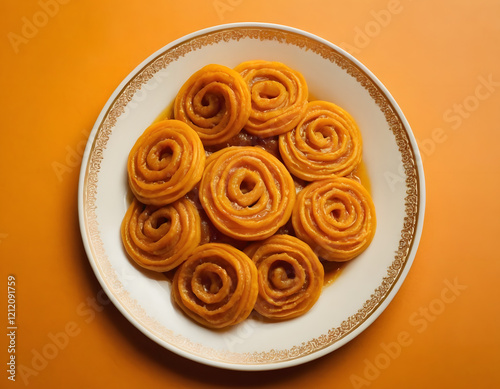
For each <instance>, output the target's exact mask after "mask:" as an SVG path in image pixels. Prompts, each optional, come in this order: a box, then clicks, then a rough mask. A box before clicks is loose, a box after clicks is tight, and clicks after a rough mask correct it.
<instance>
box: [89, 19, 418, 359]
mask: <svg viewBox="0 0 500 389" xmlns="http://www.w3.org/2000/svg"><path fill="white" fill-rule="evenodd" d="M244 38H249V39H259V40H261V41H267V40H271V41H278V42H280V43H285V44H290V45H294V46H297V47H299V48H301V49H303V50H311V51H312V52H314V53H316V54H318V55H320V56H321V57H323V58H325V59H327V60H329V61H330V62H332V63H334V64H335V65H337V66H339V67H340V68H342V69H343V70H345V71H346V72H347V73H348V74H349V75H350V76H351V77H353V78H355V79H356V81H357V82H358V83H359V84H360V85H361V86H363V87H364V88H365V89H366V90H367V91H368V92H369V94H370V96H371V97H372V98H373V100H374V101H375V103H376V104H377V105H378V106H379V107H380V110H381V112H383V114H384V116H385V118H386V121H387V123H388V125H389V128H390V130H391V131H392V133H393V134H394V137H395V141H396V144H397V146H398V148H399V151H400V153H401V158H402V164H403V167H404V171H405V174H406V197H405V214H406V216H405V218H404V223H403V227H402V230H401V238H400V241H399V247H398V248H397V250H396V253H395V257H394V260H393V262H392V263H391V265H390V266H389V267H388V269H387V273H386V276H385V277H384V278H383V280H382V283H381V284H380V285H379V286H378V287H377V288H376V289H375V290H374V292H373V294H372V295H371V296H370V298H369V299H368V300H366V301H365V303H364V304H363V306H362V307H361V308H360V309H359V310H358V311H357V312H356V314H354V315H352V316H350V317H348V318H347V319H346V320H344V321H343V322H342V323H341V325H340V326H339V327H336V328H332V329H330V330H329V331H328V332H327V333H326V334H323V335H320V336H319V337H317V338H314V339H311V340H309V341H308V342H304V343H302V344H300V345H296V346H293V347H292V348H290V349H283V350H274V349H273V350H269V351H265V352H254V353H234V352H229V351H225V352H222V351H217V350H213V349H211V348H207V347H206V346H203V345H201V344H197V343H193V342H191V341H190V340H189V339H186V338H184V337H182V336H179V335H175V334H174V333H173V331H171V330H168V329H167V328H165V327H164V326H162V325H161V324H160V323H158V322H157V321H156V320H154V319H152V318H150V317H148V316H147V314H146V312H145V311H144V309H143V308H142V307H141V306H140V305H139V304H138V303H137V301H135V300H134V299H132V298H131V297H130V295H129V294H128V292H127V291H126V290H125V289H124V288H123V285H122V284H121V282H120V280H119V278H118V277H117V274H116V272H115V271H114V270H113V268H112V266H111V264H110V262H109V260H108V257H107V254H106V252H105V249H104V245H103V242H102V240H101V236H100V232H99V225H98V222H97V214H96V210H97V206H96V200H97V190H98V173H99V171H100V165H101V161H102V158H103V151H104V149H105V148H106V144H107V142H108V140H109V137H110V135H111V133H112V131H113V127H114V126H115V124H116V120H117V119H118V118H119V117H120V115H122V114H123V113H124V111H125V108H126V106H127V104H128V103H129V102H130V101H131V100H132V98H133V97H134V94H135V93H136V92H137V91H138V90H139V89H141V87H142V85H143V84H145V83H147V82H148V81H149V80H150V79H151V78H152V77H153V76H154V75H155V74H156V73H157V72H158V71H160V70H162V69H164V68H166V67H167V66H168V64H169V63H171V62H173V61H175V60H177V59H178V58H180V57H182V56H184V55H185V54H187V53H189V52H191V51H194V50H197V49H200V48H202V47H204V46H207V45H212V44H216V43H218V42H221V41H224V42H229V41H231V40H236V41H239V40H240V39H244ZM419 195H420V187H419V177H418V171H417V167H416V162H415V154H414V151H413V149H412V145H411V143H410V140H409V138H408V134H407V132H406V130H405V128H404V126H403V124H402V121H401V118H400V117H399V115H398V113H397V112H396V110H395V108H394V107H393V105H392V104H391V103H390V101H389V100H388V99H387V97H386V96H385V95H384V94H383V92H382V91H381V90H380V88H379V87H378V86H377V85H376V84H375V83H374V82H373V80H372V79H371V78H370V77H369V76H368V75H367V74H366V73H364V72H363V70H362V69H360V68H359V67H358V66H357V65H356V64H355V63H353V62H352V61H351V60H349V59H348V58H346V57H345V56H344V55H342V54H341V53H339V52H338V51H336V50H334V49H333V48H331V47H329V46H327V45H325V44H323V43H321V42H319V41H316V40H314V39H311V38H308V37H305V36H303V35H300V34H297V33H294V32H289V31H284V30H280V29H276V28H265V27H232V28H228V29H223V30H218V31H214V32H209V33H206V34H204V35H199V36H196V37H194V38H192V39H190V40H188V41H184V42H182V43H180V44H178V45H176V46H174V47H171V48H170V49H168V50H167V51H166V52H164V53H162V54H160V55H159V56H157V57H156V58H155V59H154V60H152V61H151V62H149V63H148V64H147V65H145V66H144V67H143V68H142V69H141V70H140V71H139V72H138V73H137V74H136V75H135V76H134V77H133V78H132V79H131V80H130V81H129V82H128V83H127V84H126V86H125V87H124V88H123V89H122V90H121V92H120V93H119V94H118V96H117V97H116V99H115V100H114V102H113V104H112V105H111V106H110V107H109V109H108V111H107V112H106V114H105V115H104V118H103V120H102V122H101V124H100V126H99V128H98V131H97V133H96V137H95V140H94V143H93V145H92V149H91V152H90V156H89V163H88V165H87V170H86V176H85V185H84V216H85V226H86V233H87V236H88V239H89V246H90V248H91V251H92V256H93V259H94V261H95V264H96V265H97V266H98V268H99V271H100V272H101V274H102V275H103V279H104V280H105V282H106V284H107V286H108V287H109V289H110V291H111V292H112V293H113V294H114V296H115V297H116V298H117V300H118V301H120V303H121V304H122V307H123V308H124V309H126V310H127V311H128V312H129V314H130V315H131V316H132V317H134V318H135V319H136V320H137V321H138V322H139V323H141V325H143V326H144V327H145V328H147V329H148V330H150V331H151V332H152V333H154V334H155V335H156V336H158V338H160V339H161V340H163V341H165V342H167V343H169V344H171V345H172V346H175V347H177V348H179V349H181V350H183V351H185V352H188V353H193V354H195V355H198V356H202V357H204V358H207V357H209V358H211V359H212V360H214V361H221V362H227V363H233V364H269V363H273V362H274V363H276V362H284V361H287V360H291V359H295V358H300V357H303V356H307V355H310V354H311V353H314V352H317V351H319V350H321V349H324V348H326V347H329V346H331V345H333V344H334V343H336V342H338V341H339V340H341V339H342V338H344V337H345V336H347V335H348V334H349V333H351V332H352V331H354V330H355V329H356V328H357V327H359V326H360V325H361V324H363V323H364V322H365V320H366V319H367V318H368V317H369V316H370V315H371V314H372V313H373V312H374V311H375V310H376V309H377V307H379V306H380V305H381V304H382V303H383V301H384V300H385V298H386V297H387V296H388V295H389V293H390V291H391V290H392V288H393V287H394V285H395V284H396V281H397V280H398V279H399V277H400V275H401V273H402V271H403V269H404V267H405V264H406V261H407V258H408V255H409V253H410V251H411V248H412V246H413V242H414V237H415V227H416V224H417V221H418V219H419V202H420V200H419Z"/></svg>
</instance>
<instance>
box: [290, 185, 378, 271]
mask: <svg viewBox="0 0 500 389" xmlns="http://www.w3.org/2000/svg"><path fill="white" fill-rule="evenodd" d="M292 223H293V227H294V230H295V233H296V234H297V237H298V238H300V239H302V240H303V241H304V242H306V243H308V244H309V246H311V248H312V249H313V250H314V251H315V252H316V253H317V254H318V256H319V257H320V258H323V259H325V260H328V261H336V262H343V261H348V260H350V259H352V258H354V257H356V256H358V255H359V254H361V253H362V252H363V251H364V250H365V249H366V248H367V247H368V246H369V244H370V243H371V241H372V239H373V236H374V234H375V229H376V217H375V208H374V204H373V201H372V198H371V196H370V194H369V193H368V191H367V190H366V189H365V188H364V187H363V186H362V185H361V184H360V183H359V182H357V181H355V180H354V179H351V178H346V177H338V178H331V179H327V180H321V181H315V182H313V183H311V184H309V185H308V186H306V187H305V188H304V189H302V190H301V191H300V192H299V194H298V195H297V201H296V205H295V208H294V211H293V215H292Z"/></svg>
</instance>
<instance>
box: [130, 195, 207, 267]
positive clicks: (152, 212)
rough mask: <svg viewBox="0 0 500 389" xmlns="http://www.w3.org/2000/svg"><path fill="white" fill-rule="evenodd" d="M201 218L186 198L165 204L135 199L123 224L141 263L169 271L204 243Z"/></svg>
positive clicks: (133, 250)
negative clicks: (159, 205) (143, 202)
mask: <svg viewBox="0 0 500 389" xmlns="http://www.w3.org/2000/svg"><path fill="white" fill-rule="evenodd" d="M200 236H201V222H200V216H199V214H198V209H197V208H196V206H195V205H194V204H193V203H192V202H191V201H189V200H187V199H186V198H182V199H179V200H177V201H175V202H173V203H171V204H168V205H164V206H162V207H156V206H154V205H144V204H141V203H140V202H139V201H138V200H137V199H134V200H133V202H132V204H131V205H130V206H129V208H128V210H127V213H126V214H125V217H124V219H123V222H122V226H121V237H122V242H123V245H124V247H125V250H126V251H127V253H128V254H129V256H130V257H131V258H132V259H133V260H134V261H135V262H136V263H137V264H138V265H139V266H141V267H143V268H146V269H149V270H154V271H157V272H165V271H168V270H171V269H174V268H175V267H177V266H179V265H180V264H181V263H182V262H183V261H184V260H186V258H187V257H188V256H189V255H190V254H191V253H192V252H193V251H194V249H195V248H196V247H197V246H198V244H199V243H200Z"/></svg>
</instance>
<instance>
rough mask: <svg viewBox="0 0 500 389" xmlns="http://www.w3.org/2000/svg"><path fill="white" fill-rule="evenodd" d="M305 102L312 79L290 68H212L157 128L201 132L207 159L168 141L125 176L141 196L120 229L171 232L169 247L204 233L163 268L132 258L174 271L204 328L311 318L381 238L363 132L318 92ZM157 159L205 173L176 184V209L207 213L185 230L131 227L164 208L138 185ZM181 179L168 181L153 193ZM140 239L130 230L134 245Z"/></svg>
mask: <svg viewBox="0 0 500 389" xmlns="http://www.w3.org/2000/svg"><path fill="white" fill-rule="evenodd" d="M308 96H309V95H308V88H307V83H306V81H305V79H304V77H303V76H302V75H301V74H300V73H299V72H297V71H295V70H293V69H290V68H289V67H287V66H286V65H285V64H282V63H278V62H271V61H247V62H244V63H242V64H240V65H239V66H237V67H236V68H235V69H234V70H232V69H229V68H227V67H225V66H222V65H214V64H212V65H207V66H205V67H203V68H202V69H200V70H199V71H197V72H196V73H194V74H193V75H192V76H191V77H190V78H189V79H188V80H187V81H186V82H185V83H184V84H183V86H182V88H181V89H180V90H179V91H178V93H177V95H176V98H175V101H174V103H173V104H171V105H169V106H168V107H166V109H165V110H164V111H163V112H162V113H161V114H160V116H159V117H158V118H157V120H156V121H155V122H154V124H153V125H152V126H151V127H153V128H154V126H164V125H165V123H176V125H177V124H178V123H180V124H183V125H184V127H182V128H180V129H179V132H181V133H182V132H183V131H184V129H185V128H188V129H189V130H190V131H191V133H190V134H191V135H192V134H194V136H195V138H196V141H192V142H191V143H193V144H197V145H198V146H197V150H198V154H200V155H201V154H203V157H199V156H196V157H194V156H191V155H190V154H189V153H185V154H183V157H182V158H180V157H179V158H177V157H178V156H179V155H180V154H179V153H177V154H176V149H175V148H174V147H173V146H164V143H161V141H163V140H162V139H161V140H160V145H159V146H144V147H146V149H147V150H148V151H147V152H146V153H144V152H143V154H146V155H147V156H148V158H149V159H147V158H146V159H145V162H144V163H136V164H133V165H131V167H129V168H128V170H129V171H128V172H129V176H132V177H131V179H130V186H131V189H132V192H133V193H134V195H135V196H134V201H133V204H132V206H131V207H130V209H129V211H128V212H127V215H126V218H125V219H124V222H123V226H127V228H126V229H125V227H122V228H123V231H129V230H130V231H132V230H133V231H139V233H137V232H136V234H137V235H138V236H139V235H141V234H142V235H147V234H146V233H142V231H141V230H140V229H138V228H137V226H140V225H141V226H144V225H147V227H148V231H149V233H151V232H152V235H151V236H154V237H156V236H157V235H158V234H159V233H160V231H164V232H167V231H168V236H169V238H168V239H166V238H165V240H167V241H171V242H175V241H179V242H180V241H182V242H186V236H189V234H188V233H186V231H187V230H189V232H190V233H192V231H191V230H192V229H193V230H196V231H200V232H199V234H198V232H197V233H196V234H197V237H196V238H189V241H190V242H191V245H189V244H187V245H186V246H185V247H186V249H185V250H184V251H183V250H182V249H180V248H179V249H177V248H174V249H173V251H174V252H178V251H179V252H180V253H182V254H179V256H178V258H177V259H176V260H175V263H174V261H171V262H169V264H168V266H165V267H163V268H162V267H161V266H151V265H150V264H148V263H146V266H145V263H144V262H146V261H142V262H143V263H142V264H141V261H138V260H136V259H137V258H134V256H137V255H136V253H135V252H134V251H133V250H130V248H129V249H128V250H129V251H130V252H129V255H130V256H131V257H132V258H133V259H134V261H136V263H138V264H140V265H141V266H143V267H146V268H148V269H151V270H156V271H165V270H168V276H167V278H168V279H169V280H170V281H171V282H172V294H173V300H174V301H175V303H176V305H178V306H179V307H180V308H181V310H182V311H183V312H184V313H185V314H186V315H187V316H189V317H190V318H191V319H193V320H194V321H196V322H197V323H199V324H201V325H203V326H206V327H209V328H223V327H227V326H231V325H234V324H237V323H240V322H241V321H243V320H245V319H246V318H247V317H248V316H249V314H250V312H251V311H252V310H255V311H256V312H258V313H259V314H260V315H261V316H264V317H266V318H268V319H269V320H275V321H282V320H286V319H292V318H295V317H297V316H300V315H303V314H305V313H306V312H307V311H309V310H310V309H311V308H312V306H313V305H314V304H315V303H316V301H317V300H318V298H319V297H320V294H321V291H322V288H323V287H324V286H326V285H328V284H330V283H332V282H333V281H334V280H335V279H336V277H338V276H339V274H340V273H341V271H342V269H343V267H344V266H345V263H346V262H347V261H349V260H351V259H353V258H355V257H356V256H358V255H359V254H360V253H361V252H363V251H364V250H365V249H366V248H367V247H368V246H369V244H370V242H371V240H372V239H373V235H374V233H375V227H376V218H375V209H374V206H373V201H372V200H371V197H370V194H369V192H368V191H367V190H366V189H365V188H364V187H363V185H366V184H368V183H369V180H368V177H367V174H366V169H365V166H364V165H363V163H362V162H361V154H362V139H361V133H360V131H359V129H358V127H357V125H356V122H355V120H354V119H353V118H352V117H351V116H350V114H349V113H348V112H346V111H345V110H344V109H343V108H341V107H339V106H337V105H335V104H333V103H332V102H328V101H320V100H316V99H314V100H313V99H312V98H311V97H310V96H309V100H313V101H311V102H308ZM174 118H175V120H174ZM177 119H179V120H177ZM146 132H148V131H146ZM191 135H190V136H191ZM142 137H145V135H143V136H142ZM138 143H140V142H139V141H138ZM181 143H182V142H181ZM188 143H189V142H188ZM134 147H137V145H136V146H134ZM148 147H149V149H148ZM188 148H189V147H188ZM180 149H182V148H180ZM193 155H194V154H193ZM131 158H132V157H131ZM149 160H151V161H152V162H154V163H152V165H153V166H160V167H161V168H163V167H165V166H169V169H170V170H169V171H171V172H172V171H175V169H173V167H177V166H181V165H182V166H184V165H187V166H192V165H196V166H197V168H196V169H194V170H193V171H195V173H186V174H185V175H189V174H191V175H192V176H193V177H194V178H193V179H190V180H187V181H186V182H187V184H186V185H185V186H182V188H183V189H182V190H181V189H180V188H177V195H179V193H181V191H183V194H182V195H180V197H179V200H176V201H177V202H179V203H180V202H181V201H182V200H185V201H187V202H189V204H191V206H193V207H194V209H195V210H196V211H198V213H197V214H198V216H199V217H198V218H197V220H196V221H195V222H194V224H193V225H192V226H187V224H186V225H185V226H183V227H179V226H180V225H181V224H179V223H176V224H175V223H174V221H175V220H174V218H171V219H169V218H168V217H167V218H165V217H163V216H159V217H158V216H157V217H156V219H153V221H151V222H147V223H149V224H147V223H143V222H141V221H135V222H129V221H128V220H127V218H129V216H128V214H129V213H138V214H140V212H139V211H137V210H142V211H143V212H145V213H148V212H149V213H154V212H157V211H156V209H157V208H154V206H145V205H141V201H142V200H143V199H144V198H145V196H143V195H142V194H141V193H140V192H139V191H137V190H134V189H135V188H134V187H133V185H134V184H135V181H136V179H137V178H139V180H138V181H141V180H142V178H141V177H135V176H136V175H139V173H141V170H140V169H139V168H143V167H144V166H147V163H148V162H150V161H149ZM172 163H173V164H172ZM129 165H130V162H129ZM134 167H138V168H137V169H135V170H134ZM172 169H173V170H172ZM153 170H154V169H153ZM159 170H161V169H159ZM183 171H184V172H188V170H185V169H184V170H183ZM200 171H201V173H200ZM155 175H156V173H154V174H153V176H155ZM179 176H180V177H181V178H183V179H186V177H184V176H182V175H179ZM172 178H173V173H172V174H170V175H168V174H167V176H166V177H164V178H162V179H160V180H158V181H157V182H156V183H155V184H153V185H152V188H154V189H159V188H161V186H162V185H163V184H165V183H166V182H169V181H170V180H171V179H172ZM186 189H187V191H185V190H186ZM152 192H154V191H152ZM173 192H175V191H173ZM157 197H159V196H157ZM162 201H165V198H163V200H162ZM175 204H177V203H175ZM172 206H173V204H172ZM157 207H159V206H157ZM131 209H133V210H134V212H132V211H131ZM139 219H140V218H139ZM139 219H138V220H139ZM141 223H142V224H141ZM132 224H133V228H129V225H132ZM174 224H175V226H176V227H174ZM191 227H192V228H191ZM131 236H132V234H131V233H129V232H124V233H123V234H122V238H123V241H124V245H125V247H127V245H128V244H129V242H130V241H132V240H133V239H132V238H131ZM134 240H135V241H138V239H136V238H134ZM156 245H157V244H156V243H155V238H152V239H150V241H148V242H145V243H144V245H143V246H141V245H139V246H141V249H142V250H143V251H145V252H148V253H150V252H154V253H155V254H156V249H157V247H156ZM181 246H182V245H180V246H179V247H181ZM148 255H149V254H148ZM249 257H251V258H252V259H250V258H249ZM147 259H148V260H149V258H147ZM157 263H160V262H157ZM248 263H251V265H249V264H248ZM162 269H165V270H162ZM257 269H258V270H257ZM257 274H258V276H257ZM257 285H258V287H257ZM241 288H243V289H241ZM257 295H258V297H257ZM235 296H236V297H235ZM236 300H241V301H242V304H243V305H236V304H233V302H235V301H236ZM333 309H334V307H333Z"/></svg>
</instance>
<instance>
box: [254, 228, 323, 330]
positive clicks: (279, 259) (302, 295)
mask: <svg viewBox="0 0 500 389" xmlns="http://www.w3.org/2000/svg"><path fill="white" fill-rule="evenodd" d="M245 253H246V254H247V255H248V256H249V257H250V258H251V259H252V260H253V261H254V262H255V265H256V266H257V272H258V275H259V278H258V280H259V296H258V297H257V302H256V303H255V310H256V311H257V312H259V313H260V314H261V315H262V316H264V317H267V318H270V319H278V320H284V319H291V318H294V317H297V316H300V315H303V314H304V313H306V312H307V311H309V309H311V308H312V306H313V305H314V304H315V303H316V301H317V300H318V298H319V296H320V294H321V290H322V288H323V280H324V269H323V265H322V264H321V262H320V261H319V259H318V257H317V256H316V254H315V253H314V252H313V251H312V249H311V248H310V247H309V246H308V245H307V244H305V243H304V242H302V241H301V240H300V239H297V238H295V237H293V236H290V235H273V236H272V237H270V238H268V239H266V240H264V241H262V242H257V243H253V244H251V245H250V246H248V247H247V248H246V249H245Z"/></svg>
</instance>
